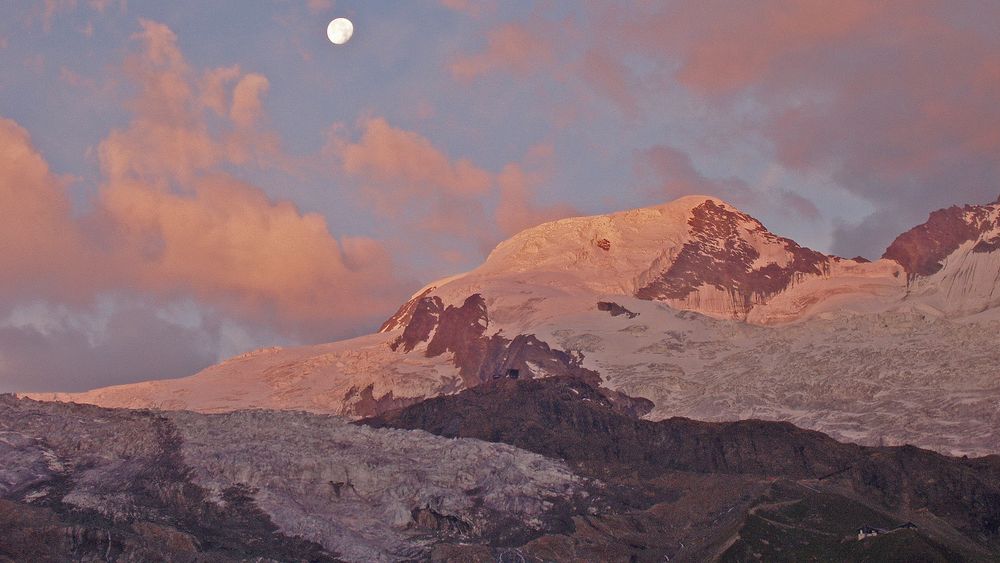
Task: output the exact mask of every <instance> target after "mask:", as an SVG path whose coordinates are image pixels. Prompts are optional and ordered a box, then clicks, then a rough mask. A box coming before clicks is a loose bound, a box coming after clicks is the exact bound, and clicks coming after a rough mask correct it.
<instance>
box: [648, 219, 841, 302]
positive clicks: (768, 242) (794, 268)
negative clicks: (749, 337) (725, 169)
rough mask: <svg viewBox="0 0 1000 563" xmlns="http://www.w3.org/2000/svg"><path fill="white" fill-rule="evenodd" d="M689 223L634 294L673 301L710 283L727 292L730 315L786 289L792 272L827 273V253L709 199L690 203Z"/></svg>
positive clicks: (799, 275) (793, 275) (793, 279)
mask: <svg viewBox="0 0 1000 563" xmlns="http://www.w3.org/2000/svg"><path fill="white" fill-rule="evenodd" d="M688 224H689V225H690V230H691V239H690V240H689V241H688V242H687V243H685V244H684V246H683V247H682V248H681V250H680V252H679V253H678V255H677V257H676V259H675V260H674V261H673V263H672V264H671V265H670V267H669V268H667V269H666V271H664V272H663V273H662V274H661V275H660V276H658V277H657V278H655V279H653V280H652V281H651V282H649V283H648V284H646V285H645V286H643V287H640V288H639V289H638V290H637V291H636V293H635V295H636V297H639V298H640V299H655V300H665V301H674V300H679V299H686V298H688V296H689V295H690V294H692V293H694V292H695V291H697V290H698V289H699V288H701V287H711V288H715V289H717V290H719V291H723V292H725V293H727V294H728V295H729V297H730V299H731V300H732V304H733V316H734V317H736V318H745V317H746V315H747V314H748V313H749V312H750V309H751V308H753V307H754V305H756V304H760V303H764V302H766V301H767V299H768V298H770V297H771V296H773V295H775V294H777V293H779V292H781V291H783V290H785V289H787V288H788V287H789V285H791V283H792V282H793V281H795V279H796V277H801V276H803V275H816V276H819V275H823V274H827V273H829V269H830V264H829V263H830V260H831V258H829V257H827V256H825V255H824V254H822V253H819V252H816V251H814V250H810V249H808V248H804V247H801V246H799V245H798V244H796V243H795V242H794V241H792V240H790V239H786V238H782V237H779V236H776V235H774V234H772V233H770V232H769V231H768V230H767V229H765V228H764V225H762V224H761V223H760V221H757V220H756V219H754V218H753V217H750V216H749V215H747V214H745V213H741V212H739V211H736V210H733V209H731V208H728V207H726V206H723V205H720V204H718V203H716V202H714V201H711V200H708V201H705V203H703V204H701V205H699V206H697V207H695V208H694V209H693V210H692V216H691V219H690V220H689V221H688ZM762 252H767V253H768V255H764V254H763V253H762Z"/></svg>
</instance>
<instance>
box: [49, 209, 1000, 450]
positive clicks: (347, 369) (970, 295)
mask: <svg viewBox="0 0 1000 563" xmlns="http://www.w3.org/2000/svg"><path fill="white" fill-rule="evenodd" d="M998 207H1000V204H996V203H994V204H990V205H985V206H967V207H965V208H951V209H947V210H943V211H939V212H935V213H934V214H932V215H931V217H930V219H929V220H928V222H927V223H925V224H924V225H921V226H919V227H916V228H915V229H913V230H911V231H909V232H907V233H904V234H903V235H901V236H900V237H899V238H898V239H897V240H896V242H894V243H893V245H892V246H890V247H889V249H888V250H887V251H886V254H885V256H884V257H883V258H882V259H880V260H878V261H875V262H868V261H866V260H864V259H851V260H849V259H844V258H840V257H836V256H828V255H825V254H822V253H820V252H817V251H814V250H810V249H808V248H804V247H802V246H800V245H798V244H797V243H795V242H794V241H792V240H790V239H787V238H784V237H781V236H778V235H775V234H773V233H771V232H770V231H768V230H767V229H766V228H765V227H764V225H762V224H761V223H760V222H759V221H757V220H756V219H754V218H753V217H751V216H749V215H747V214H746V213H743V212H741V211H740V210H738V209H736V208H734V207H733V206H731V205H729V204H727V203H725V202H723V201H721V200H719V199H716V198H712V197H707V196H689V197H684V198H681V199H678V200H676V201H673V202H670V203H667V204H664V205H658V206H654V207H648V208H643V209H635V210H631V211H624V212H619V213H612V214H609V215H597V216H592V217H576V218H570V219H563V220H560V221H554V222H550V223H545V224H542V225H539V226H537V227H534V228H531V229H527V230H525V231H523V232H521V233H519V234H517V235H515V236H514V237H511V238H510V239H509V240H506V241H504V242H502V243H501V244H499V245H498V246H497V247H496V249H495V250H494V251H493V252H492V253H491V254H490V255H489V257H488V258H487V259H486V261H485V262H484V263H483V264H482V265H481V266H480V267H478V268H476V269H474V270H472V271H470V272H467V273H464V274H460V275H457V276H451V277H449V278H445V279H442V280H439V281H437V282H435V283H432V284H430V285H428V286H427V287H425V288H423V289H421V290H420V291H418V292H417V293H416V294H415V295H414V296H413V297H412V298H411V299H410V300H409V301H408V302H407V303H405V304H404V305H403V306H401V307H400V308H399V310H398V311H397V312H396V314H394V315H393V316H392V317H391V318H390V319H388V320H387V321H386V322H385V323H384V324H383V325H382V327H381V329H380V331H379V332H378V333H376V334H372V335H369V336H364V337H360V338H355V339H351V340H345V341H341V342H335V343H331V344H323V345H317V346H304V347H298V348H291V349H268V350H263V351H259V352H254V353H250V354H244V355H243V356H240V357H237V358H233V359H231V360H227V361H225V362H222V363H221V364H218V365H216V366H212V367H210V368H208V369H206V370H204V371H202V372H200V373H198V374H196V375H193V376H190V377H187V378H183V379H176V380H164V381H151V382H144V383H138V384H133V385H124V386H118V387H109V388H104V389H97V390H94V391H90V392H86V393H77V394H51V393H49V394H34V395H32V396H33V397H35V398H40V399H56V400H72V401H78V402H87V403H95V404H98V405H102V406H115V407H154V408H161V409H190V410H197V411H202V412H220V411H231V410H237V409H243V408H273V409H298V410H307V411H313V412H324V413H335V414H340V415H345V416H350V417H362V416H370V415H373V414H378V413H383V412H386V411H388V410H391V409H396V408H400V407H405V406H407V405H411V404H414V403H416V402H418V401H420V400H422V399H424V398H427V397H433V396H438V395H448V394H453V393H456V392H458V391H461V390H463V389H467V388H472V387H476V386H478V385H480V384H482V383H485V382H489V381H493V380H495V379H535V378H543V377H552V376H563V377H570V378H575V379H577V380H580V381H583V382H586V383H587V384H588V385H591V386H595V387H599V388H600V389H602V392H604V393H605V398H606V400H608V401H610V402H612V403H613V404H615V405H616V408H619V409H622V410H623V411H624V412H630V413H633V414H637V415H643V416H645V417H646V418H648V419H651V420H660V419H664V418H668V417H671V416H687V417H691V418H696V419H702V420H716V421H722V420H733V419H747V418H761V419H770V420H784V421H789V422H793V423H795V424H797V425H799V426H802V427H805V428H809V429H815V430H821V431H823V432H826V433H829V434H831V435H833V436H834V437H836V438H838V439H842V440H848V441H855V442H861V443H868V444H882V443H886V444H894V443H912V444H916V445H920V446H923V447H927V448H932V449H937V450H939V451H943V452H949V453H955V454H965V453H968V454H975V453H991V452H996V451H1000V430H998V429H1000V412H998V411H997V409H996V407H995V405H996V401H998V400H1000V391H998V390H997V388H996V382H995V373H996V365H998V363H1000V350H998V348H997V346H996V342H995V338H994V337H993V336H992V335H994V334H996V332H997V331H998V330H1000V317H998V316H997V314H996V312H997V311H1000V308H996V307H995V305H997V304H998V301H997V300H996V298H995V297H994V289H995V288H996V287H997V285H998V279H1000V252H998V247H1000V236H998V235H1000V229H998V227H997V217H998ZM942 428H948V429H955V430H953V431H949V432H942V430H941V429H942Z"/></svg>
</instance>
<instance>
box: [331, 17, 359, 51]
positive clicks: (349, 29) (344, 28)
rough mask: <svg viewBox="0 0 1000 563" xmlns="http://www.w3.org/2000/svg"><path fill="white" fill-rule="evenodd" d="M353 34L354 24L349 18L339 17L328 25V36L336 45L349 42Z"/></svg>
mask: <svg viewBox="0 0 1000 563" xmlns="http://www.w3.org/2000/svg"><path fill="white" fill-rule="evenodd" d="M352 35H354V24H353V23H351V20H349V19H347V18H337V19H335V20H333V21H332V22H330V25H328V26H326V36H327V37H329V38H330V43H333V44H334V45H343V44H344V43H347V42H348V41H350V40H351V36H352Z"/></svg>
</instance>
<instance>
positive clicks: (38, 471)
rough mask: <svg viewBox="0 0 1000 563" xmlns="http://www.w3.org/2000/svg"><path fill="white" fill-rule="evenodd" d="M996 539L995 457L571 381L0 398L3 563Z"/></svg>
mask: <svg viewBox="0 0 1000 563" xmlns="http://www.w3.org/2000/svg"><path fill="white" fill-rule="evenodd" d="M908 522H909V523H911V524H912V526H907V527H901V526H902V525H903V524H906V523H908ZM862 526H873V527H877V528H879V529H882V530H885V531H886V533H884V534H882V535H880V536H876V537H873V538H868V539H865V540H863V541H859V540H858V539H857V529H858V528H860V527H862ZM998 528H1000V458H998V457H996V456H992V457H986V458H975V459H962V458H953V457H947V456H942V455H940V454H936V453H933V452H929V451H926V450H920V449H918V448H914V447H894V448H888V447H887V448H866V447H861V446H856V445H851V444H843V443H839V442H836V441H834V440H832V439H830V438H829V437H828V436H825V435H823V434H821V433H818V432H812V431H806V430H801V429H798V428H796V427H794V426H792V425H790V424H787V423H776V422H764V421H756V420H754V421H742V422H733V423H705V422H697V421H692V420H688V419H680V418H672V419H668V420H664V421H659V422H653V421H646V420H641V419H638V418H636V417H635V416H634V413H632V412H630V409H629V408H628V406H627V405H625V406H623V403H622V402H620V401H616V400H614V399H613V398H609V397H608V396H607V393H606V392H605V391H602V390H601V389H599V388H595V387H593V386H591V385H589V384H587V383H586V382H584V381H581V380H580V379H577V378H574V377H569V376H561V377H552V378H546V379H541V380H518V381H514V380H498V381H493V382H489V383H485V384H483V385H480V386H477V387H476V388H474V389H470V390H466V391H462V392H460V393H458V394H455V395H451V396H447V397H440V398H435V399H430V400H427V401H422V402H419V403H415V404H413V405H410V406H408V407H406V408H404V409H401V410H396V411H391V412H387V413H385V414H383V415H382V416H379V417H377V418H374V419H369V420H365V421H363V422H362V423H360V424H357V423H355V424H349V423H347V422H346V421H345V420H343V419H340V418H337V417H333V416H327V415H313V414H307V413H295V412H269V411H241V412H234V413H228V414H219V415H204V414H196V413H190V412H172V413H163V412H152V411H142V410H114V409H104V408H99V407H94V406H88V405H74V404H62V403H38V402H34V401H31V400H26V399H15V398H13V397H10V396H6V397H3V398H0V529H3V530H4V534H0V560H3V559H9V560H16V561H20V560H27V559H31V560H66V559H74V560H103V561H135V560H144V561H235V560H263V561H337V560H345V561H396V560H436V561H496V560H519V561H521V560H523V561H539V562H540V561H551V560H557V561H568V560H581V559H582V560H601V561H663V560H666V559H667V558H669V560H671V561H704V560H711V559H719V560H723V561H744V560H748V559H755V558H756V559H760V558H763V559H764V560H776V559H792V560H804V559H810V558H814V557H815V558H816V560H821V561H822V560H831V561H832V560H890V558H891V557H896V560H926V561H938V560H977V561H978V560H1000V529H998Z"/></svg>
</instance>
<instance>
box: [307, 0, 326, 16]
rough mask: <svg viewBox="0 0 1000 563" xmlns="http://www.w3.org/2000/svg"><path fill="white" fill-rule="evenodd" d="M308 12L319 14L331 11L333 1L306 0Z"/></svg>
mask: <svg viewBox="0 0 1000 563" xmlns="http://www.w3.org/2000/svg"><path fill="white" fill-rule="evenodd" d="M306 5H307V6H308V7H309V11H310V12H312V13H314V14H319V13H322V12H326V11H329V10H332V9H333V0H308V2H307V3H306Z"/></svg>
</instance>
